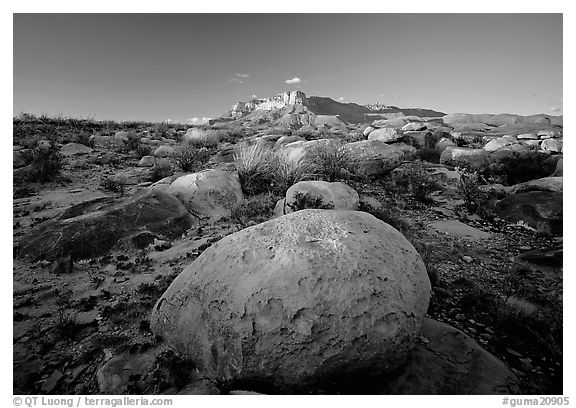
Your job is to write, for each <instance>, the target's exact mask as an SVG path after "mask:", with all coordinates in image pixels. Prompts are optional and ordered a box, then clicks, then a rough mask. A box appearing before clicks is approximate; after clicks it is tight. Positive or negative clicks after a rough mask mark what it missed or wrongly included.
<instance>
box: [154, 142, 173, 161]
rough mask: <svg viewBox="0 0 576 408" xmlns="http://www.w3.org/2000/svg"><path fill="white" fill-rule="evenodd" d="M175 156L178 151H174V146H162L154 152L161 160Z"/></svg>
mask: <svg viewBox="0 0 576 408" xmlns="http://www.w3.org/2000/svg"><path fill="white" fill-rule="evenodd" d="M175 154H176V149H174V148H173V147H172V146H167V145H164V146H160V147H158V148H157V149H156V150H154V156H155V157H160V158H165V157H172V156H174V155H175Z"/></svg>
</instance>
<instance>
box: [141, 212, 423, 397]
mask: <svg viewBox="0 0 576 408" xmlns="http://www.w3.org/2000/svg"><path fill="white" fill-rule="evenodd" d="M429 299H430V282H429V280H428V276H427V274H426V270H425V267H424V264H423V262H422V260H421V258H420V256H419V255H418V253H417V252H416V250H415V249H414V248H413V247H412V245H411V244H410V243H409V242H408V241H407V240H406V239H405V238H404V236H403V235H402V234H400V233H399V232H398V231H396V230H395V229H394V228H392V227H390V226H389V225H388V224H385V223H383V222H382V221H379V220H378V219H376V218H375V217H373V216H372V215H370V214H368V213H364V212H359V211H333V210H303V211H298V212H295V213H291V214H289V215H285V216H282V217H280V218H276V219H274V220H271V221H267V222H265V223H262V224H259V225H256V226H253V227H249V228H246V229H244V230H242V231H239V232H237V233H235V234H232V235H229V236H227V237H225V238H224V239H222V240H221V241H219V242H217V243H216V244H214V245H212V246H211V247H210V248H208V249H207V250H206V251H204V252H203V253H202V255H200V257H198V258H197V259H196V260H195V261H194V262H193V263H192V264H190V266H188V267H187V268H186V269H185V270H184V271H183V272H182V273H181V274H180V275H179V276H178V277H177V278H176V279H175V280H174V282H173V283H172V284H171V285H170V287H169V288H168V289H167V291H166V292H165V293H164V294H163V296H162V297H161V298H160V299H159V301H158V302H157V304H156V305H155V307H154V309H153V312H152V318H151V328H152V331H153V332H154V333H155V334H156V335H159V336H161V337H162V338H163V339H164V340H165V341H166V342H167V343H168V344H169V345H170V347H173V348H174V349H176V350H177V351H178V352H180V353H182V354H183V355H184V356H186V357H187V358H189V359H191V361H193V362H194V363H196V364H197V366H199V367H202V368H203V369H204V371H205V375H207V376H209V377H215V378H217V379H223V380H232V381H234V380H238V381H241V380H262V379H266V380H268V381H271V382H272V383H273V384H274V385H275V386H277V387H278V388H279V389H280V390H282V391H289V390H300V389H304V390H305V389H306V388H308V387H313V386H314V385H316V383H317V382H321V381H322V380H323V379H325V378H329V377H331V376H333V375H335V374H338V375H341V374H343V373H346V374H354V373H363V374H365V373H368V372H374V373H377V374H378V373H385V372H389V371H391V370H394V369H395V368H397V367H398V366H400V365H401V364H402V363H403V362H404V360H405V357H406V355H407V353H408V352H409V350H410V349H411V348H412V347H413V344H414V340H415V337H416V336H417V334H418V331H419V328H420V325H421V322H422V319H423V317H424V314H425V313H426V310H427V307H428V302H429Z"/></svg>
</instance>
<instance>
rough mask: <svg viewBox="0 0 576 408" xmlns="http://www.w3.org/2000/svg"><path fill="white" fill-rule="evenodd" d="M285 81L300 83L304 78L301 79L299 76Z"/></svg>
mask: <svg viewBox="0 0 576 408" xmlns="http://www.w3.org/2000/svg"><path fill="white" fill-rule="evenodd" d="M284 82H286V83H287V84H299V83H301V82H302V80H301V79H300V78H298V77H294V78H292V79H287V80H286V81H284Z"/></svg>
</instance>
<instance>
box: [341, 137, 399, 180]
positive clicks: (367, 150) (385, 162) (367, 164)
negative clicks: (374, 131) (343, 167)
mask: <svg viewBox="0 0 576 408" xmlns="http://www.w3.org/2000/svg"><path fill="white" fill-rule="evenodd" d="M344 148H345V149H346V151H348V153H349V155H350V162H351V163H352V165H353V166H355V167H356V168H357V169H359V171H361V172H364V173H365V174H366V175H368V176H381V175H384V174H386V173H388V172H390V171H391V170H393V169H395V168H396V167H398V166H399V165H400V164H401V163H402V160H403V158H404V152H403V151H402V150H401V149H398V148H397V147H394V145H389V144H386V143H384V142H382V141H380V140H361V141H359V142H353V143H348V144H345V145H344Z"/></svg>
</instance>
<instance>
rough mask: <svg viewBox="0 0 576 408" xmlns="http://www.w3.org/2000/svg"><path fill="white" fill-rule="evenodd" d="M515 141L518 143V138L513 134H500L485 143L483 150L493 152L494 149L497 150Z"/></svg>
mask: <svg viewBox="0 0 576 408" xmlns="http://www.w3.org/2000/svg"><path fill="white" fill-rule="evenodd" d="M517 143H519V142H518V140H516V138H515V137H513V136H502V137H498V138H496V139H493V140H491V141H489V142H488V143H486V145H485V146H484V150H486V151H487V152H495V151H496V150H499V149H501V148H503V147H506V146H510V145H513V144H517Z"/></svg>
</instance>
